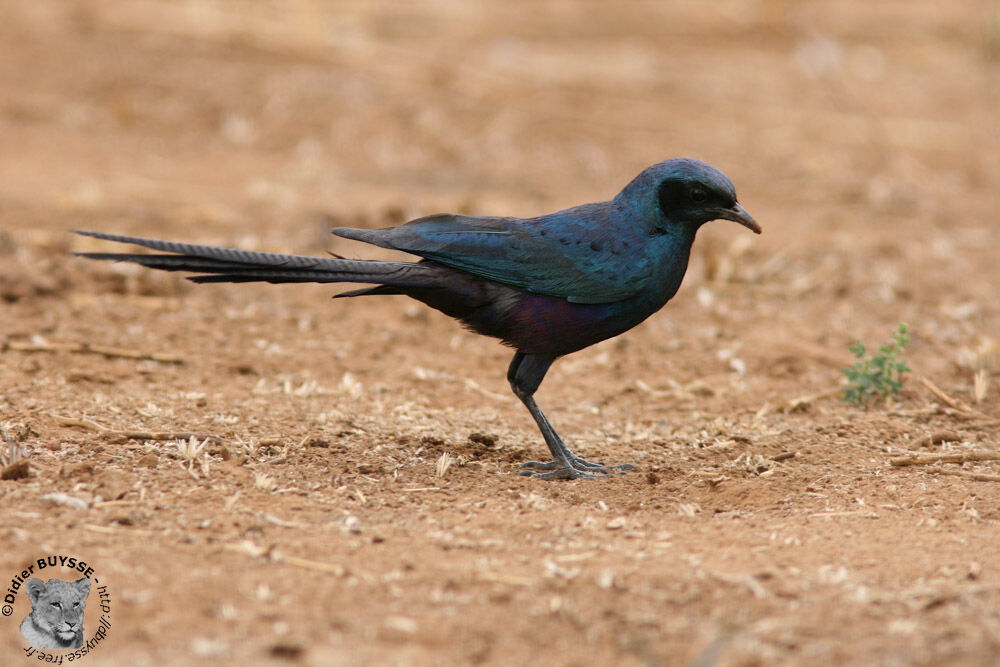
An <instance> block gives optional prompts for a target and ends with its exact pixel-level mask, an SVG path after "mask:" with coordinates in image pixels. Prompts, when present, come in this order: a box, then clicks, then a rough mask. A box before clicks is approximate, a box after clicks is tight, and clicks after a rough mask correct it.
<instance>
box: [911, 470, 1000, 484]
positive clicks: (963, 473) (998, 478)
mask: <svg viewBox="0 0 1000 667" xmlns="http://www.w3.org/2000/svg"><path fill="white" fill-rule="evenodd" d="M926 472H928V473H931V474H936V475H952V476H954V477H964V478H966V479H971V480H972V481H973V482H1000V475H990V474H987V473H984V472H971V471H968V470H949V469H947V468H928V469H926Z"/></svg>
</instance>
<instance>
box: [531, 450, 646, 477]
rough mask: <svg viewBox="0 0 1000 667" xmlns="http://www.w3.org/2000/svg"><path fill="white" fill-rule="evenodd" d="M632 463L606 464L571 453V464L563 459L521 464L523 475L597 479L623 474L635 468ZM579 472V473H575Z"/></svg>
mask: <svg viewBox="0 0 1000 667" xmlns="http://www.w3.org/2000/svg"><path fill="white" fill-rule="evenodd" d="M635 469H636V467H635V466H634V465H632V464H631V463H619V464H617V465H610V466H608V465H604V464H603V463H595V462H593V461H588V460H587V459H582V458H580V457H579V456H576V455H575V454H574V455H571V456H570V457H569V465H566V464H564V463H562V462H561V461H526V462H524V463H522V464H521V473H520V474H521V475H524V476H534V477H539V478H541V479H580V478H584V479H597V478H598V477H606V476H608V475H623V474H625V473H624V472H615V471H625V470H635ZM575 473H579V474H575Z"/></svg>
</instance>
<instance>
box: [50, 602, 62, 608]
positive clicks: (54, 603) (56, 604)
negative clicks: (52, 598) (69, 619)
mask: <svg viewBox="0 0 1000 667" xmlns="http://www.w3.org/2000/svg"><path fill="white" fill-rule="evenodd" d="M49 604H51V605H52V606H53V607H55V608H56V609H58V608H59V607H62V605H61V604H59V603H58V602H50V603H49Z"/></svg>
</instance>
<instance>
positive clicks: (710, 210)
mask: <svg viewBox="0 0 1000 667" xmlns="http://www.w3.org/2000/svg"><path fill="white" fill-rule="evenodd" d="M727 185H728V184H725V183H710V182H705V181H700V180H691V179H686V178H685V179H681V178H667V179H665V180H664V181H663V182H662V183H660V187H659V189H658V191H657V199H658V201H659V205H660V211H661V212H662V214H663V217H664V218H665V219H666V220H669V221H675V222H676V223H680V224H683V225H685V226H689V227H691V228H693V230H696V229H697V228H698V227H700V226H701V225H703V224H705V223H706V222H709V221H711V220H732V221H733V222H738V223H739V224H741V225H743V226H744V227H746V228H747V229H749V230H751V231H752V232H754V233H755V234H760V232H761V229H760V225H758V224H757V221H756V220H754V219H753V217H752V216H751V215H750V214H749V213H748V212H747V210H746V209H745V208H743V207H742V206H741V205H740V203H739V202H737V201H736V193H735V192H734V191H733V188H732V186H731V185H728V187H727Z"/></svg>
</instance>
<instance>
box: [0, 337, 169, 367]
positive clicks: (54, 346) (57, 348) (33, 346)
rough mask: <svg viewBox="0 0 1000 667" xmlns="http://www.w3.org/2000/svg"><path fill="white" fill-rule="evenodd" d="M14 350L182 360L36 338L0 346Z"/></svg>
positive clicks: (167, 362)
mask: <svg viewBox="0 0 1000 667" xmlns="http://www.w3.org/2000/svg"><path fill="white" fill-rule="evenodd" d="M7 350H15V351H17V352H70V353H74V354H97V355H100V356H102V357H108V358H117V359H139V360H143V361H156V362H159V363H161V364H183V363H184V359H182V358H180V357H175V356H173V355H169V354H159V353H157V352H151V353H149V352H136V351H135V350H125V349H122V348H117V347H107V346H105V345H91V344H90V343H50V342H48V341H46V340H44V339H42V338H39V337H36V338H35V339H34V340H33V341H32V342H30V343H22V342H19V341H4V343H3V344H2V345H0V351H2V352H6V351H7Z"/></svg>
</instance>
